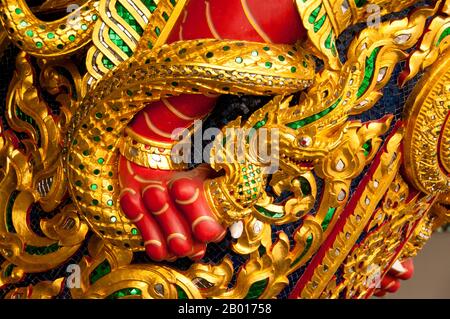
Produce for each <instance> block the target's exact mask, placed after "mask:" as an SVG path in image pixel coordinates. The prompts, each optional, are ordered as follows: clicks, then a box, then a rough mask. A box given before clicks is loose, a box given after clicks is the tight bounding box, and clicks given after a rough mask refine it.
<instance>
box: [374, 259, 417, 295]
mask: <svg viewBox="0 0 450 319" xmlns="http://www.w3.org/2000/svg"><path fill="white" fill-rule="evenodd" d="M413 273H414V264H413V261H412V259H411V258H409V259H406V260H404V261H402V262H399V261H397V262H396V263H395V264H394V266H393V267H392V268H391V269H390V270H389V271H388V273H387V274H386V275H385V276H384V278H383V279H382V280H381V287H380V288H379V289H377V290H376V291H375V294H374V295H375V296H377V297H383V296H384V295H386V293H388V292H389V293H394V292H396V291H397V290H398V289H399V288H400V280H408V279H410V278H411V277H412V275H413Z"/></svg>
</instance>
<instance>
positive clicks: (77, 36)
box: [0, 0, 98, 58]
mask: <svg viewBox="0 0 450 319" xmlns="http://www.w3.org/2000/svg"><path fill="white" fill-rule="evenodd" d="M96 5H97V2H96V1H94V0H91V1H88V2H86V4H84V5H83V6H81V7H80V6H76V7H77V8H76V9H75V8H74V10H72V11H73V12H72V13H70V14H68V15H67V16H66V17H64V18H61V19H59V20H57V21H53V22H45V21H42V20H39V19H38V18H37V17H36V16H35V15H34V13H33V12H32V11H31V10H30V8H29V7H28V5H27V3H26V2H25V1H24V0H19V1H9V0H2V1H1V3H0V20H1V23H2V25H3V27H4V29H5V30H6V31H7V32H8V35H9V37H10V38H11V39H12V40H13V41H14V42H15V44H16V45H17V46H18V47H20V48H21V49H22V50H24V51H25V52H27V53H28V54H31V55H35V56H39V57H46V58H57V57H60V56H62V55H67V54H71V53H73V52H75V51H77V50H79V49H80V48H82V47H83V46H85V45H86V44H87V43H89V42H90V40H91V32H92V26H93V24H94V23H95V20H97V17H98V16H97V13H96V12H97V11H96ZM68 9H69V8H68Z"/></svg>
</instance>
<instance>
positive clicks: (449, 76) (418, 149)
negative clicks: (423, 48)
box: [405, 53, 450, 194]
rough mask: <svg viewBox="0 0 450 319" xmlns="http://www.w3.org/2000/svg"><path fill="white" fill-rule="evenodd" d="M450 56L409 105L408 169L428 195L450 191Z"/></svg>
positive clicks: (418, 88)
mask: <svg viewBox="0 0 450 319" xmlns="http://www.w3.org/2000/svg"><path fill="white" fill-rule="evenodd" d="M449 56H450V55H449V54H448V53H447V54H446V55H444V56H443V57H442V59H439V60H438V62H437V64H436V65H435V66H434V67H433V68H431V69H430V70H429V72H428V73H427V74H426V75H425V76H424V78H423V79H422V81H421V82H420V83H419V84H418V85H417V86H416V88H415V90H414V92H413V93H412V94H411V97H410V98H409V100H408V103H407V106H406V118H407V120H408V124H407V131H406V136H407V142H406V143H405V168H406V171H407V172H408V177H409V178H410V179H411V181H412V182H413V183H414V186H415V187H416V188H418V189H420V190H421V191H423V192H425V193H428V194H433V193H436V192H448V191H449V189H450V188H449V187H450V179H449V177H448V174H449V168H450V165H449V151H448V150H449V144H448V138H449V136H450V135H449V134H450V131H449V130H450V124H449V123H448V115H449V105H450V72H449V63H448V61H449Z"/></svg>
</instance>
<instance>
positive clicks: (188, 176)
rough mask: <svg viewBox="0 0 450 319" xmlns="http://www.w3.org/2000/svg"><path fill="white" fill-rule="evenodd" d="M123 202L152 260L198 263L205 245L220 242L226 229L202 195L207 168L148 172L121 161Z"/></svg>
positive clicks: (121, 202)
mask: <svg viewBox="0 0 450 319" xmlns="http://www.w3.org/2000/svg"><path fill="white" fill-rule="evenodd" d="M119 172H120V176H121V190H122V191H121V194H120V204H121V207H122V210H123V211H124V213H125V214H126V215H127V217H128V218H129V219H131V220H132V221H133V222H134V223H135V224H136V226H137V227H138V228H139V230H140V231H141V235H142V238H143V240H144V243H145V250H146V252H147V254H148V255H149V256H150V257H151V258H152V259H154V260H170V259H175V258H177V257H185V256H188V257H190V258H192V259H200V258H202V257H203V255H204V253H205V250H206V243H208V242H214V241H220V240H222V239H223V237H224V236H225V233H226V231H225V229H224V228H223V227H222V226H221V225H220V224H219V223H218V222H217V220H216V219H215V218H214V216H213V215H212V213H211V210H210V208H209V206H208V202H207V200H206V198H205V195H204V191H203V182H204V181H205V179H206V178H207V177H208V173H209V169H208V168H207V167H205V166H200V167H198V168H196V169H194V170H192V171H187V172H176V171H161V170H156V169H147V168H144V167H141V166H138V165H136V164H133V163H132V162H130V161H128V160H126V159H125V158H124V157H121V159H120V164H119Z"/></svg>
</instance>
